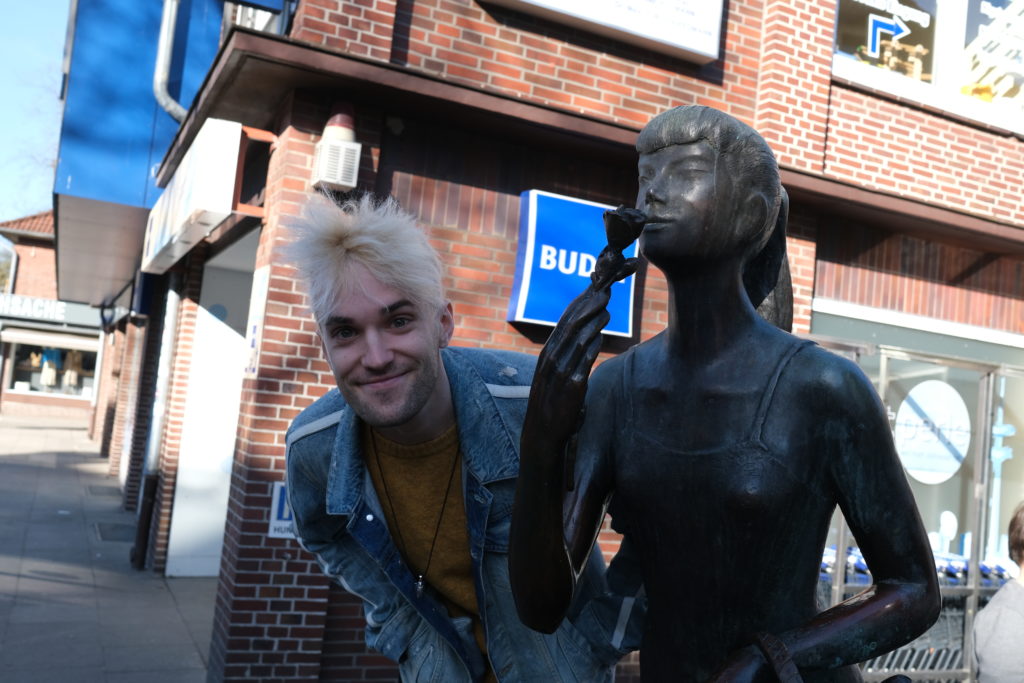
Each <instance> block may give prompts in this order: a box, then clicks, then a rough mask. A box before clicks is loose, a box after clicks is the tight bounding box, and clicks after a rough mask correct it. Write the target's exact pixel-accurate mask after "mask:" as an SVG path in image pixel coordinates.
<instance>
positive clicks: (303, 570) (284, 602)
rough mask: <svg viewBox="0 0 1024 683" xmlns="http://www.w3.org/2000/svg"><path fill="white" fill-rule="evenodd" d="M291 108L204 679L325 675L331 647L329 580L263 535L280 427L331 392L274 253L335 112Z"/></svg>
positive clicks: (309, 324) (280, 152) (270, 186)
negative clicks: (327, 635) (327, 641)
mask: <svg viewBox="0 0 1024 683" xmlns="http://www.w3.org/2000/svg"><path fill="white" fill-rule="evenodd" d="M285 106H286V113H285V115H284V117H283V121H282V123H281V125H280V126H279V128H278V130H279V131H280V132H279V136H278V140H277V142H276V143H275V145H274V148H273V151H272V153H271V158H270V164H269V168H268V178H267V192H266V202H265V206H266V207H267V216H266V219H265V224H264V226H263V229H262V231H261V234H260V244H259V250H258V252H257V257H256V272H257V274H259V273H260V271H261V269H267V271H266V272H267V273H268V278H267V281H268V287H267V290H266V291H265V292H260V291H258V288H254V290H253V296H254V297H256V296H265V297H266V299H265V309H264V310H265V314H264V318H263V325H262V329H261V331H260V333H259V338H258V339H257V344H258V345H259V348H260V355H259V362H258V366H257V369H256V373H255V374H256V376H255V377H247V378H246V379H245V381H244V383H243V385H242V398H241V407H240V415H239V429H238V441H237V444H236V452H235V462H234V468H233V472H232V482H231V493H230V497H229V500H228V513H227V522H226V525H225V537H224V552H223V556H222V562H221V573H220V586H219V590H218V595H217V605H216V612H215V615H214V627H213V642H212V644H211V646H210V662H209V675H208V680H209V681H248V682H252V681H271V680H274V681H280V680H288V681H313V680H318V678H319V674H320V661H321V653H322V650H323V644H324V627H325V623H326V619H327V616H326V615H327V611H328V592H329V591H328V580H327V579H326V578H325V577H324V575H323V573H322V571H321V570H320V568H319V566H317V564H316V563H315V561H314V560H313V558H312V557H311V556H309V555H307V554H306V553H304V552H303V551H302V550H301V548H300V547H299V545H298V544H297V543H296V542H294V541H291V540H287V539H276V538H269V537H268V536H267V528H268V522H269V516H270V506H271V496H272V494H273V486H274V483H275V482H279V481H283V480H284V470H285V459H284V455H285V452H284V443H285V431H286V430H287V428H288V425H289V424H290V422H291V420H292V419H293V418H295V416H297V415H298V414H299V412H300V411H301V410H302V408H305V407H306V406H308V405H309V404H311V403H312V402H313V401H314V400H315V399H316V398H317V397H319V396H321V395H322V394H324V393H325V392H326V391H327V390H328V388H329V387H330V386H332V385H333V380H332V377H331V375H330V372H329V369H328V367H327V365H326V363H324V362H323V360H321V352H320V348H319V343H318V341H317V338H316V335H315V327H314V324H313V321H312V319H311V317H310V315H309V312H308V308H307V306H306V304H305V297H304V296H303V295H302V294H301V293H300V292H299V288H298V284H297V282H296V281H295V278H294V273H293V271H292V269H291V268H289V267H287V266H285V265H284V264H283V263H282V260H281V258H280V256H279V254H278V251H279V248H280V246H281V245H282V244H283V243H285V242H286V241H287V238H286V236H285V229H284V228H283V226H282V222H283V219H286V218H288V217H291V216H294V215H296V214H297V213H298V212H299V211H300V207H301V203H302V202H303V201H304V200H305V199H306V197H307V196H308V195H307V188H308V182H309V175H310V169H311V167H312V159H313V147H314V144H315V141H316V139H317V136H318V135H319V132H320V130H321V129H322V127H323V124H324V122H325V121H326V119H327V114H328V111H329V107H328V105H327V104H322V105H316V104H313V103H309V102H300V103H299V104H295V103H294V101H289V102H288V103H287V104H286V105H285ZM309 131H315V132H309ZM365 155H366V152H364V156H365ZM257 279H259V278H257ZM360 635H361V634H360Z"/></svg>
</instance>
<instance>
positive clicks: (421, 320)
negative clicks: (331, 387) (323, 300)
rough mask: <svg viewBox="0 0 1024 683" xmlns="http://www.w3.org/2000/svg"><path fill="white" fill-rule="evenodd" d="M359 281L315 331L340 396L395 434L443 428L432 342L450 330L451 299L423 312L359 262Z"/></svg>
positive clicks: (439, 367)
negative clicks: (441, 306) (449, 301)
mask: <svg viewBox="0 0 1024 683" xmlns="http://www.w3.org/2000/svg"><path fill="white" fill-rule="evenodd" d="M357 268H358V272H356V273H353V275H354V276H355V277H357V278H358V279H359V282H360V284H361V285H362V287H361V288H360V287H355V288H353V290H352V292H351V293H350V294H348V295H347V296H344V297H342V298H340V299H339V300H338V301H337V303H336V304H335V306H334V307H333V308H332V309H331V311H330V313H329V314H328V316H327V318H326V319H325V320H324V322H323V323H322V324H321V325H320V330H319V331H320V337H321V340H322V342H323V345H324V350H325V352H326V353H327V358H328V361H329V363H330V366H331V369H332V370H333V372H334V379H335V381H336V382H337V384H338V389H339V390H340V391H341V394H342V396H343V397H344V398H345V400H346V402H348V404H349V405H350V406H352V409H353V410H354V411H355V412H356V415H358V416H359V417H360V418H362V419H363V420H364V421H365V422H366V423H368V424H369V425H371V426H373V427H375V428H377V429H379V430H380V431H381V433H382V434H384V435H385V436H388V437H389V438H392V439H394V440H397V441H407V440H408V439H407V438H403V437H410V436H416V437H417V438H418V437H419V436H421V435H422V434H430V433H432V432H434V431H436V430H437V429H443V428H444V427H446V426H447V425H445V424H433V421H435V420H436V421H440V420H442V419H443V418H442V417H441V416H442V415H444V414H445V413H446V412H449V411H450V410H451V406H450V405H443V404H442V402H447V403H449V404H450V402H451V399H450V395H449V393H448V383H447V382H448V380H447V377H446V376H445V373H444V366H443V364H442V363H441V356H440V353H439V349H440V348H441V347H443V346H446V345H447V344H448V341H449V339H451V335H452V331H453V327H454V326H453V321H452V313H451V305H450V304H449V305H447V306H446V307H444V308H443V309H441V310H436V311H424V310H422V309H421V308H419V307H417V306H415V305H413V304H412V302H411V301H410V299H409V297H408V296H407V295H405V294H403V293H401V292H399V291H397V290H395V289H392V288H391V287H387V286H385V285H383V284H382V283H381V282H380V281H379V280H377V278H375V277H374V276H373V275H371V274H370V273H369V272H368V271H366V269H365V268H362V267H361V266H360V267H357Z"/></svg>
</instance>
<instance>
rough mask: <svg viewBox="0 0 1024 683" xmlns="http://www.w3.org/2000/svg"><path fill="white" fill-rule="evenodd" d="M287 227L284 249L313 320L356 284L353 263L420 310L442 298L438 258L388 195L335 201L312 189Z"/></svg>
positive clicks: (410, 218)
mask: <svg viewBox="0 0 1024 683" xmlns="http://www.w3.org/2000/svg"><path fill="white" fill-rule="evenodd" d="M289 227H290V231H291V235H292V241H291V243H290V244H289V245H288V246H287V247H286V248H285V255H286V258H287V259H288V260H289V261H290V262H291V263H292V265H294V266H295V268H296V270H298V274H299V277H300V278H301V280H302V281H303V283H304V285H305V287H306V292H307V294H308V295H309V302H310V307H311V308H312V309H313V315H314V316H315V317H316V320H317V323H321V322H323V321H324V319H325V318H326V317H327V316H328V315H330V312H331V310H332V309H333V308H334V305H335V303H336V302H337V300H338V298H339V297H344V296H347V295H348V294H349V293H351V292H352V291H353V289H358V288H360V287H361V283H360V282H359V280H358V275H357V273H358V270H357V269H356V268H354V267H353V266H355V265H362V266H363V267H364V268H366V270H367V271H369V272H370V273H372V274H373V276H374V277H376V278H377V280H379V281H380V282H381V284H383V285H385V286H388V287H391V288H393V289H395V290H397V291H399V292H401V293H402V294H403V295H405V296H407V297H409V300H410V301H411V302H412V303H413V304H415V305H416V306H419V307H422V308H424V309H425V310H432V309H433V308H435V307H436V308H440V307H443V306H444V305H445V303H446V299H445V295H444V287H443V286H442V284H441V277H442V269H441V259H440V258H439V257H438V255H437V252H436V251H435V250H434V248H433V247H432V246H431V245H430V242H429V241H428V240H427V236H426V234H424V232H423V231H422V230H421V229H420V228H419V227H418V226H417V225H416V219H415V218H414V217H413V216H412V215H410V214H409V213H407V212H406V211H403V210H402V209H401V208H400V207H399V206H398V202H396V201H395V200H394V199H392V198H391V197H388V198H387V199H384V200H383V201H377V200H375V199H374V198H373V197H372V196H370V195H363V196H362V197H360V198H359V199H351V200H348V201H345V202H343V203H341V204H339V203H338V202H336V201H335V200H333V199H332V198H330V197H327V196H323V195H315V196H313V197H312V198H310V200H309V201H308V202H307V203H306V205H305V207H304V209H303V213H302V217H301V218H299V219H297V220H295V221H294V222H292V223H291V225H290V226H289Z"/></svg>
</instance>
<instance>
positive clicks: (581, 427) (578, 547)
mask: <svg viewBox="0 0 1024 683" xmlns="http://www.w3.org/2000/svg"><path fill="white" fill-rule="evenodd" d="M637 150H638V152H639V154H640V157H639V192H638V195H637V209H636V210H632V209H620V210H619V211H617V212H614V213H611V214H610V215H608V216H606V227H607V228H608V232H609V236H610V240H609V242H610V244H611V243H612V242H617V243H619V244H611V246H610V247H609V249H608V250H606V252H605V254H603V256H602V258H601V259H599V265H598V268H597V270H596V271H595V274H594V276H593V278H592V283H591V286H590V287H589V288H588V289H587V291H585V292H584V293H583V294H581V295H580V296H579V297H578V298H577V299H576V300H575V301H574V302H573V303H572V304H570V306H569V308H568V309H567V310H566V312H565V314H564V315H563V317H562V320H561V321H560V322H559V324H558V326H557V327H556V329H555V331H554V332H553V333H552V335H551V337H550V338H549V340H548V342H547V344H546V345H545V347H544V350H543V352H542V353H541V358H540V361H539V364H538V369H537V373H536V375H535V379H534V383H533V388H532V392H531V397H530V402H529V408H528V411H527V417H526V422H525V424H524V427H523V432H522V453H521V466H520V475H519V481H518V484H517V490H516V502H515V511H514V514H513V522H512V525H513V526H512V537H511V547H510V556H509V562H510V567H511V574H512V588H513V592H514V595H515V599H516V604H517V607H518V610H519V614H520V617H521V619H522V620H523V622H524V623H526V624H527V625H528V626H531V627H532V628H534V629H537V630H539V631H545V632H550V631H553V630H554V629H555V627H556V626H557V625H558V624H559V622H560V621H561V619H562V617H563V615H564V612H565V610H566V608H567V606H568V605H569V601H570V597H571V595H572V591H573V586H574V582H575V578H576V575H577V572H578V571H579V568H580V567H581V566H583V563H584V562H585V560H586V557H587V553H588V551H589V550H590V549H591V547H592V545H593V543H594V540H595V538H596V536H597V533H598V530H599V528H600V525H601V522H602V519H603V517H604V514H605V511H606V510H608V511H609V512H610V513H611V515H612V520H613V526H614V527H615V528H616V529H617V530H618V531H620V532H621V533H623V534H624V537H625V540H624V542H626V543H628V544H629V545H630V547H631V548H632V551H633V552H634V553H635V554H636V556H637V557H638V559H639V564H640V572H641V574H642V577H643V582H644V587H645V591H646V598H647V619H646V623H645V627H644V633H643V638H642V644H641V651H640V666H641V673H642V676H643V679H644V681H694V682H696V683H700V682H702V681H716V682H717V681H776V680H798V679H799V676H802V678H803V680H804V681H829V682H837V681H858V680H860V675H859V673H858V670H857V667H855V666H853V665H854V664H855V663H857V662H861V661H864V660H867V659H869V658H871V657H874V656H876V655H878V654H880V653H883V652H886V651H888V650H891V649H893V648H896V647H898V646H900V645H901V644H903V643H906V642H908V641H910V640H912V639H913V638H914V637H916V636H917V635H918V634H920V633H922V632H923V631H924V630H925V629H927V628H928V626H930V625H931V624H932V623H933V622H934V621H935V619H936V618H937V616H938V611H939V606H940V600H939V591H938V585H937V579H936V573H935V567H934V563H933V561H932V554H931V551H930V549H929V545H928V541H927V537H926V535H925V531H924V528H923V526H922V524H921V520H920V517H919V515H918V513H917V508H916V506H915V504H914V499H913V496H912V494H911V491H910V488H909V486H908V484H907V481H906V477H905V475H904V473H903V470H902V467H901V465H900V462H899V459H898V457H897V455H896V452H895V448H894V446H893V440H892V434H891V431H890V429H889V424H888V421H887V419H886V415H885V411H884V409H883V407H882V405H881V402H880V401H879V398H878V396H877V394H876V393H875V390H874V388H873V387H872V385H871V383H870V382H869V381H868V379H867V378H866V377H865V376H864V375H863V373H862V372H861V371H860V370H859V369H858V368H857V366H856V365H855V364H853V363H851V362H850V361H848V360H846V359H844V358H840V357H838V356H835V355H833V354H830V353H828V352H826V351H824V350H823V349H821V348H819V347H818V346H816V345H815V344H813V343H811V342H809V341H806V340H802V339H799V338H797V337H795V336H793V335H791V334H789V333H787V332H785V331H783V330H780V329H779V328H778V327H776V326H774V325H772V324H770V323H769V322H767V321H765V320H764V319H763V318H762V317H760V316H759V315H758V314H757V312H756V311H755V305H756V304H758V303H760V302H759V301H754V302H752V301H751V295H748V288H750V289H751V291H752V292H753V293H754V296H755V297H757V296H760V297H761V298H763V296H764V295H765V294H766V293H767V290H770V289H771V279H769V284H768V286H767V289H765V287H763V286H761V287H760V288H759V287H758V286H757V285H756V284H755V285H754V286H751V283H750V281H749V280H750V278H748V283H747V286H745V285H744V272H745V269H746V268H747V266H748V264H749V263H750V262H751V261H752V260H753V259H754V258H756V257H758V255H760V254H761V253H762V252H763V249H764V246H765V245H766V244H767V243H768V242H769V240H770V239H772V238H773V236H774V240H773V243H775V244H776V245H778V243H779V242H780V240H783V238H784V231H785V222H786V200H785V192H784V191H783V189H782V186H781V183H780V180H779V173H778V167H777V164H776V162H775V158H774V156H773V155H772V152H771V150H770V149H769V148H768V146H767V144H766V143H765V141H764V140H763V139H762V138H761V136H759V135H758V134H757V133H756V132H755V131H754V130H753V129H751V128H750V127H748V126H746V125H745V124H743V123H741V122H739V121H737V120H736V119H734V118H732V117H730V116H728V115H726V114H723V113H721V112H718V111H716V110H714V109H710V108H707V107H700V106H686V107H678V108H676V109H672V110H670V111H667V112H665V113H663V114H661V115H659V116H657V117H656V118H654V119H653V120H652V121H651V122H650V123H648V125H647V126H646V127H645V128H644V129H643V131H642V132H641V133H640V136H639V138H638V141H637ZM633 230H635V231H636V232H639V233H640V237H639V239H640V248H641V253H642V254H643V255H644V257H646V258H647V259H648V260H649V261H650V263H652V264H653V265H654V266H656V267H657V268H659V269H660V270H661V271H662V272H663V273H664V274H665V278H666V280H667V283H668V290H669V304H668V315H669V319H668V327H667V329H666V330H664V331H663V332H661V333H660V334H658V335H657V336H655V337H653V338H652V339H650V340H648V341H646V342H643V343H641V344H638V345H637V346H635V347H633V348H631V349H630V350H629V351H627V352H626V353H623V354H621V355H619V356H617V357H615V358H612V359H610V360H608V361H607V362H605V363H603V364H602V365H600V366H599V367H598V368H597V369H596V370H595V371H594V372H593V375H591V374H590V371H591V368H592V367H593V364H594V361H595V359H596V357H597V354H598V351H599V348H600V343H601V342H600V330H601V328H602V327H603V326H604V325H605V323H606V322H607V318H608V314H607V312H606V310H605V306H606V304H607V302H608V298H609V296H610V293H609V286H610V284H611V282H612V281H614V280H615V279H616V278H621V277H625V276H626V275H628V274H629V273H630V272H632V270H633V268H634V267H635V264H632V263H630V262H628V261H625V260H624V259H622V258H621V256H618V257H617V256H616V254H615V252H616V248H617V249H618V250H619V251H621V246H619V245H620V244H621V242H622V241H623V238H622V235H621V233H623V232H626V233H629V232H630V231H633ZM630 237H631V236H628V237H626V238H625V241H626V243H627V244H628V241H629V239H630ZM783 243H784V242H783ZM613 247H615V248H613ZM776 266H777V263H776ZM758 292H760V293H759V294H758ZM837 505H838V506H839V508H840V509H841V510H842V512H843V515H844V516H845V518H846V520H847V522H848V523H849V525H850V529H851V530H852V532H853V534H854V536H855V537H856V539H857V543H858V545H859V546H860V549H861V551H862V552H863V554H864V558H865V560H866V561H867V563H868V567H869V569H870V571H871V574H872V576H873V579H874V583H873V585H872V586H871V587H870V588H868V589H867V590H865V591H864V592H863V593H860V594H859V595H856V596H854V597H852V598H850V599H848V600H846V601H845V602H843V603H841V604H839V605H836V606H835V607H832V608H831V609H828V610H825V611H820V609H819V607H818V605H817V604H816V601H815V595H816V586H817V583H818V576H819V569H820V563H821V557H822V548H823V546H824V544H825V542H826V538H827V535H828V531H829V524H830V520H831V518H832V515H833V512H834V510H835V508H836V506H837ZM841 555H842V553H840V556H841ZM797 672H799V674H797Z"/></svg>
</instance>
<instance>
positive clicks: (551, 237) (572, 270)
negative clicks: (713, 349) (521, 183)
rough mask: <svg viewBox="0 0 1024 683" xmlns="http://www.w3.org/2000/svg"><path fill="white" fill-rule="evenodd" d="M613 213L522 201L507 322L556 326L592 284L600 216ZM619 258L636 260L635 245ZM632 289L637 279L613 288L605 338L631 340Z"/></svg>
mask: <svg viewBox="0 0 1024 683" xmlns="http://www.w3.org/2000/svg"><path fill="white" fill-rule="evenodd" d="M614 208H615V207H613V206H608V205H607V204H598V203H596V202H588V201H585V200H583V199H573V198H572V197H563V196H561V195H557V194H552V193H550V192H542V191H540V190H528V191H526V192H523V193H522V194H521V195H520V210H519V216H520V218H519V253H518V255H517V256H516V277H515V284H514V285H513V288H512V300H511V301H510V302H509V307H508V320H509V321H511V322H527V323H540V324H541V325H554V324H555V323H557V322H558V319H559V318H560V317H561V316H562V311H564V310H565V307H566V306H568V305H569V302H571V301H572V300H573V299H575V298H576V297H577V296H578V295H579V294H580V293H581V292H582V291H583V290H584V289H586V287H587V285H588V284H590V273H591V271H592V270H593V269H594V264H595V263H596V261H597V255H598V254H600V253H601V250H602V249H603V248H604V246H605V243H606V239H605V234H604V220H603V219H602V214H603V213H604V212H605V211H607V210H608V209H614ZM623 253H624V254H625V256H626V257H633V256H636V255H637V244H636V243H635V242H634V243H633V244H631V245H630V246H629V248H628V249H626V251H625V252H623ZM635 286H636V275H631V276H630V277H628V278H626V279H625V280H623V281H622V282H617V283H615V284H614V285H612V298H611V301H610V302H609V303H608V312H609V313H610V314H611V320H610V321H609V323H608V326H607V327H605V329H604V333H605V334H611V335H616V336H619V337H632V336H633V302H634V296H635Z"/></svg>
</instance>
